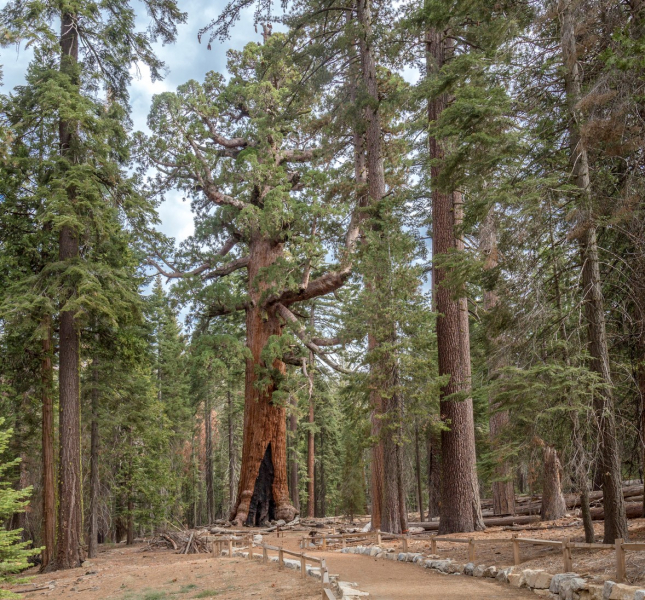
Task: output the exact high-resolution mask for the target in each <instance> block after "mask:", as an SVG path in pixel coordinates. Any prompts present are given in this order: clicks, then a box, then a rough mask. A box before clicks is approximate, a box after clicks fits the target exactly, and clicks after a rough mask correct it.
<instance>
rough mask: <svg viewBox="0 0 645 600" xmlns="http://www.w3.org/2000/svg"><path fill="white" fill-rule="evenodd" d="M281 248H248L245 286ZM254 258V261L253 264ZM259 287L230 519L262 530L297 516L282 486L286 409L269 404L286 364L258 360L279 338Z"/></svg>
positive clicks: (249, 325) (250, 317) (249, 326)
mask: <svg viewBox="0 0 645 600" xmlns="http://www.w3.org/2000/svg"><path fill="white" fill-rule="evenodd" d="M280 252H281V247H280V246H279V245H277V244H271V243H269V242H267V241H266V240H259V241H256V243H254V244H251V248H250V256H251V260H250V262H249V267H248V269H249V282H254V281H257V279H256V277H257V276H258V272H259V271H260V270H261V269H262V268H263V267H266V266H269V265H271V264H272V263H273V262H274V261H275V258H276V256H277V255H279V253H280ZM254 259H255V260H254ZM261 289H262V286H261V285H260V286H257V287H256V286H254V285H253V283H251V285H250V290H249V291H250V295H251V298H252V299H253V300H254V303H253V305H252V306H250V307H249V308H248V309H247V312H246V344H247V347H248V349H249V351H250V355H249V356H248V358H247V359H246V376H245V382H244V384H245V385H244V389H245V391H244V439H243V442H242V467H241V472H240V483H239V488H238V495H237V501H236V503H235V506H234V509H233V511H232V514H231V520H232V521H233V522H234V523H235V524H236V525H237V526H241V525H243V524H248V525H261V524H263V523H264V522H265V521H267V520H271V519H274V518H275V519H284V520H285V521H292V520H293V519H294V518H295V516H296V515H297V514H298V511H297V510H296V509H295V508H294V506H293V504H292V503H291V499H290V497H289V487H288V483H287V481H288V480H287V424H286V409H285V407H284V406H282V405H280V404H279V403H277V402H274V401H273V392H274V390H275V387H276V385H275V381H274V378H275V376H279V375H281V374H284V373H285V364H284V363H283V362H282V361H281V360H278V359H276V360H274V361H273V364H272V365H271V369H268V368H267V365H265V364H264V361H263V360H262V351H263V350H264V348H265V347H266V346H267V344H268V342H269V338H270V337H271V336H280V335H281V334H282V325H281V323H280V319H279V317H278V315H277V314H276V311H275V308H274V307H262V306H261V298H260V294H261Z"/></svg>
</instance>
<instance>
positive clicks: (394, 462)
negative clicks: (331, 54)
mask: <svg viewBox="0 0 645 600" xmlns="http://www.w3.org/2000/svg"><path fill="white" fill-rule="evenodd" d="M357 19H358V22H359V24H360V26H361V34H360V36H359V40H358V41H359V44H358V46H359V53H360V64H361V78H362V83H363V87H364V90H365V92H366V94H367V96H368V97H369V98H370V102H368V103H365V106H364V115H365V123H366V128H365V154H366V159H367V161H366V167H367V169H366V172H367V192H368V194H367V195H368V203H369V205H370V206H372V207H374V208H375V209H377V210H378V209H379V208H380V204H381V201H382V199H383V196H384V195H385V170H384V166H383V149H382V140H381V137H382V127H381V116H380V113H379V95H378V81H377V72H376V60H375V54H374V47H373V40H372V37H373V32H372V16H371V2H370V0H358V1H357ZM375 227H377V226H375ZM385 284H386V282H385V281H384V280H379V279H378V278H375V280H374V281H369V282H367V284H366V287H367V289H368V290H371V291H372V293H377V294H378V293H379V292H380V291H381V287H382V286H383V285H385ZM390 325H391V329H392V331H393V332H394V331H395V324H394V323H391V324H387V325H386V327H385V329H387V328H388V327H389V326H390ZM369 329H370V330H371V331H370V332H369V334H368V349H369V350H370V351H373V350H375V349H376V348H378V346H379V345H380V344H381V343H382V342H383V341H384V340H381V339H380V337H381V336H380V335H375V330H376V329H383V327H382V323H379V322H377V321H375V322H374V323H371V324H370V327H369ZM371 370H372V372H371V377H372V379H373V383H372V389H371V391H370V402H371V405H372V435H373V437H374V439H375V446H374V448H373V451H372V468H371V476H372V482H371V492H372V493H371V495H372V529H382V530H383V531H392V532H397V533H398V532H400V531H402V528H407V512H406V510H405V506H402V505H401V502H402V501H403V502H404V501H405V498H404V494H402V492H401V489H400V485H399V484H400V482H401V480H402V478H401V474H400V466H401V458H400V448H397V447H396V446H397V445H398V444H399V442H398V439H397V438H398V437H399V436H398V435H397V433H396V430H397V427H398V425H397V420H398V413H399V407H398V406H397V405H396V403H397V402H400V401H401V398H400V396H399V395H398V394H391V395H390V394H383V389H384V388H385V389H386V388H387V386H388V385H389V384H391V383H392V382H393V381H395V380H396V379H397V378H398V373H393V372H392V371H393V370H398V362H397V361H396V360H395V357H392V356H390V357H386V358H384V359H383V360H380V361H378V364H374V365H373V366H372V368H371ZM379 388H381V389H379ZM386 395H387V396H388V398H389V400H387V402H386V401H385V400H384V396H386ZM385 411H387V412H388V414H387V415H386V414H385ZM381 419H386V420H387V421H388V424H387V425H384V424H382V423H380V420H381ZM386 446H387V448H388V449H389V450H386Z"/></svg>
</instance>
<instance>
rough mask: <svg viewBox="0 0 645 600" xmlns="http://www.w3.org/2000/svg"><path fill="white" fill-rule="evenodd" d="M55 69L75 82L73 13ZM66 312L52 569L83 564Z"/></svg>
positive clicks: (75, 398) (67, 132)
mask: <svg viewBox="0 0 645 600" xmlns="http://www.w3.org/2000/svg"><path fill="white" fill-rule="evenodd" d="M60 46H61V61H60V70H61V73H62V74H64V75H67V76H68V77H69V78H70V79H71V81H72V82H73V83H76V84H78V83H79V81H78V73H77V69H78V31H77V29H76V16H75V15H72V14H68V13H65V14H63V15H62V17H61V37H60ZM76 138H77V132H76V129H75V125H74V124H73V123H71V122H68V121H65V120H61V121H60V122H59V141H60V152H61V155H62V156H64V157H65V158H67V159H68V160H69V161H70V162H71V163H73V162H75V156H74V154H75V150H74V144H75V143H76ZM67 195H68V201H69V202H70V203H71V204H74V203H75V202H76V190H75V189H74V187H73V186H71V185H70V186H69V187H68V189H67ZM78 252H79V241H78V233H77V232H76V231H74V229H73V228H72V227H71V226H69V225H66V226H63V227H62V228H61V231H60V236H59V260H60V261H61V262H65V261H71V260H74V259H76V258H77V257H78ZM75 321H76V320H75V318H74V313H73V312H72V311H66V310H64V311H61V313H60V329H59V330H60V350H59V371H58V373H59V393H60V399H59V410H60V416H59V427H60V439H59V444H60V461H59V483H58V486H59V488H58V544H57V555H56V565H55V566H56V568H59V569H69V568H73V567H77V566H79V565H80V564H81V563H82V562H83V558H84V557H83V549H82V530H83V527H82V512H81V508H82V497H81V403H80V377H79V361H80V354H79V332H78V329H77V325H76V322H75Z"/></svg>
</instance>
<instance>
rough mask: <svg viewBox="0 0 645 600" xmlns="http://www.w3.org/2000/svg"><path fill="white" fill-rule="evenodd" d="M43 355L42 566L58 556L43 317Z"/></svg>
mask: <svg viewBox="0 0 645 600" xmlns="http://www.w3.org/2000/svg"><path fill="white" fill-rule="evenodd" d="M43 330H44V337H43V341H42V349H43V357H42V360H41V363H40V382H41V386H42V388H41V398H42V405H43V406H42V411H43V414H42V454H43V533H42V535H43V542H42V543H43V546H44V550H43V552H42V567H41V568H42V569H45V568H46V567H47V566H48V565H49V563H50V562H51V561H52V560H53V558H54V556H55V543H56V488H55V485H56V484H55V472H54V399H53V397H52V379H53V370H52V322H51V317H50V316H49V315H48V316H46V317H45V318H44V319H43Z"/></svg>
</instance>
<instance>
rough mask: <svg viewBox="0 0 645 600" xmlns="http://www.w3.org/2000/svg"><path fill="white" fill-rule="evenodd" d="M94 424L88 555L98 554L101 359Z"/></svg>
mask: <svg viewBox="0 0 645 600" xmlns="http://www.w3.org/2000/svg"><path fill="white" fill-rule="evenodd" d="M92 384H93V385H92V394H91V398H92V425H91V430H90V523H89V532H88V544H87V556H88V558H96V556H97V555H98V513H99V485H100V480H99V389H98V384H99V360H98V358H97V357H94V360H93V361H92Z"/></svg>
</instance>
